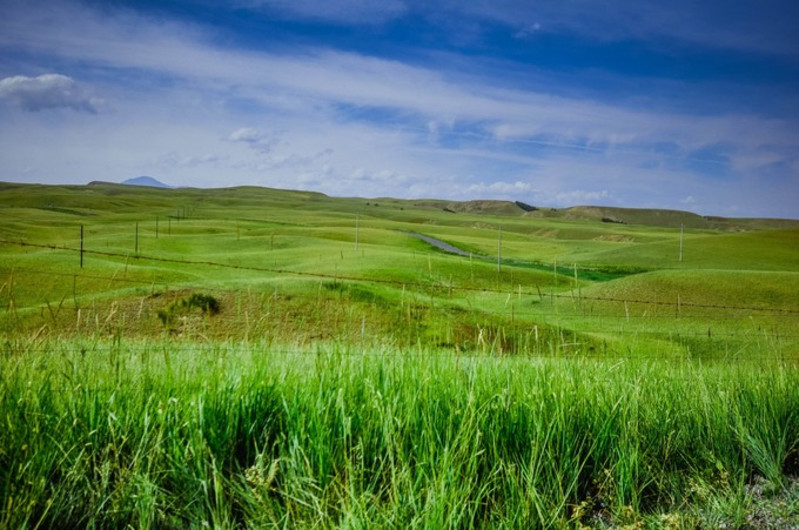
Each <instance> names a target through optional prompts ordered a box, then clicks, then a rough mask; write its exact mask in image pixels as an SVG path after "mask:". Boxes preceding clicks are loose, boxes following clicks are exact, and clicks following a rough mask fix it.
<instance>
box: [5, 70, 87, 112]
mask: <svg viewBox="0 0 799 530" xmlns="http://www.w3.org/2000/svg"><path fill="white" fill-rule="evenodd" d="M0 99H5V100H8V101H11V102H13V103H14V104H16V105H18V106H20V107H22V108H23V109H25V110H29V111H40V110H46V109H57V108H69V109H73V110H77V111H81V112H89V113H92V114H94V113H96V112H97V111H98V109H99V107H100V106H101V105H102V104H103V102H102V100H100V99H98V98H94V97H91V96H90V95H89V94H88V93H87V92H86V91H85V90H84V89H83V88H81V87H80V86H79V85H78V84H77V83H76V82H75V80H74V79H72V78H71V77H68V76H65V75H61V74H44V75H40V76H38V77H26V76H22V75H17V76H13V77H6V78H5V79H0Z"/></svg>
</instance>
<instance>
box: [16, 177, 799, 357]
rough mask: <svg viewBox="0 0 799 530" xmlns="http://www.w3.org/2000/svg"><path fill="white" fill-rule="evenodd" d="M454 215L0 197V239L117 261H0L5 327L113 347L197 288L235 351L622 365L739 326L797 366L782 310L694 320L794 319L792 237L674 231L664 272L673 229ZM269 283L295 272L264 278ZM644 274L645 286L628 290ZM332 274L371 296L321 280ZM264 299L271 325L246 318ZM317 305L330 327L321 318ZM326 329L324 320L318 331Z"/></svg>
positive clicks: (40, 255)
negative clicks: (285, 344)
mask: <svg viewBox="0 0 799 530" xmlns="http://www.w3.org/2000/svg"><path fill="white" fill-rule="evenodd" d="M509 205H510V206H509ZM451 207H454V205H452V204H451V203H444V202H441V201H400V200H395V199H376V200H365V199H336V198H331V197H326V196H324V195H321V194H318V193H310V192H298V191H283V190H270V189H263V188H228V189H222V190H196V189H181V190H162V189H153V188H140V187H126V186H119V185H111V184H97V185H91V186H84V187H80V186H78V187H70V186H28V185H7V184H6V185H3V186H2V189H0V208H2V210H3V212H2V213H3V217H4V223H3V225H2V227H0V237H2V238H4V239H7V240H12V241H27V242H31V243H39V244H46V245H56V246H66V247H69V248H72V249H75V248H77V247H78V246H79V227H80V225H84V226H85V237H86V248H87V249H89V250H91V251H96V252H100V253H112V254H116V255H114V256H108V255H102V254H88V255H87V256H86V267H85V268H84V269H80V268H79V259H78V255H77V253H76V252H74V251H69V250H59V249H52V248H37V247H19V246H14V245H5V246H3V251H2V254H0V267H2V269H0V270H2V271H3V274H4V285H3V286H2V289H0V303H2V305H3V306H4V308H5V309H6V311H5V312H4V314H3V325H4V329H5V330H6V332H12V333H13V332H14V330H19V329H31V330H35V329H40V328H42V327H44V328H43V329H44V331H45V332H55V333H61V332H70V331H74V330H76V329H81V330H83V331H87V330H88V329H89V328H87V326H90V325H91V324H90V323H92V322H93V323H94V327H95V329H98V330H99V329H105V330H108V329H113V328H114V327H115V326H116V327H118V328H119V329H121V330H124V332H125V333H128V334H133V335H142V336H152V335H154V334H155V335H158V334H160V333H161V331H160V330H161V328H160V327H159V326H160V324H159V322H158V320H157V318H156V317H155V315H156V313H157V311H158V310H161V309H163V308H164V307H165V306H167V305H168V304H169V303H171V302H172V301H174V300H175V299H178V298H180V297H181V296H184V295H185V294H186V293H190V292H193V291H198V290H200V291H202V290H205V291H209V292H212V293H214V295H215V296H217V297H219V298H220V299H221V300H222V301H223V304H222V308H223V309H222V311H221V313H220V315H219V316H218V317H217V318H215V319H210V320H209V319H200V320H201V327H202V329H203V330H204V332H205V333H210V334H211V335H212V336H217V337H222V338H223V337H227V336H230V337H234V336H240V335H241V333H242V331H241V330H242V329H244V330H246V333H248V334H253V333H254V334H259V333H260V334H268V335H269V336H271V337H272V338H273V339H275V338H279V337H281V336H284V337H296V336H301V337H307V338H309V340H310V339H312V338H314V337H324V338H327V339H335V338H337V337H338V338H345V337H346V338H352V337H353V336H358V335H359V334H360V335H371V336H373V337H375V338H377V339H380V340H382V338H383V337H385V338H386V339H388V340H394V341H397V342H398V343H399V344H408V343H415V342H418V341H423V342H424V343H426V344H430V345H436V344H440V345H445V346H447V347H456V348H466V349H473V348H476V347H478V345H480V344H482V345H483V346H484V347H489V346H486V345H490V347H489V349H491V348H495V347H501V349H502V350H503V351H505V350H507V349H511V350H519V349H520V348H526V347H529V346H530V345H531V344H532V343H533V342H537V343H538V346H537V348H536V351H539V352H540V351H541V350H542V349H543V350H547V349H548V350H549V351H550V352H551V351H556V350H557V349H558V348H559V346H558V347H556V348H555V349H554V350H553V346H552V345H548V346H547V345H543V344H541V341H542V340H543V339H542V335H545V336H547V337H548V339H549V338H551V337H552V336H554V335H553V334H552V333H554V334H555V335H558V334H561V336H562V340H560V343H561V344H570V343H575V344H578V346H577V351H583V352H586V351H597V348H598V344H597V341H600V342H601V343H602V351H604V352H607V351H608V344H609V343H610V345H611V350H610V351H616V352H617V353H618V352H629V351H630V344H631V341H630V340H629V339H632V344H634V345H635V346H636V347H637V348H639V349H651V348H652V347H653V345H652V344H651V343H648V342H647V341H644V342H642V334H643V335H644V336H645V335H647V334H648V335H650V336H651V337H650V338H651V340H652V341H655V345H654V348H655V350H656V351H658V352H661V351H664V352H666V351H668V352H677V353H679V352H683V353H685V351H686V350H685V347H684V338H679V339H676V338H675V339H673V340H670V339H669V338H668V336H669V335H674V336H676V335H680V336H681V337H682V335H684V334H686V333H687V334H689V335H692V336H695V335H698V334H699V333H700V330H701V333H705V332H706V331H707V330H708V329H711V328H712V329H714V330H717V331H719V332H721V336H723V335H724V334H726V335H732V334H733V333H734V332H735V331H736V329H737V328H738V327H739V326H737V323H736V317H738V316H739V315H743V316H746V317H747V318H748V320H747V322H749V323H750V324H751V326H750V327H749V328H746V329H747V330H750V329H751V330H762V329H767V330H772V331H774V332H775V333H779V334H780V336H782V337H783V338H782V339H780V340H781V341H782V344H783V345H782V346H780V347H779V348H778V350H779V353H781V354H786V353H795V352H796V350H795V347H796V344H797V340H796V337H795V335H796V334H797V333H796V326H795V319H793V318H790V315H791V314H790V313H789V314H788V315H785V314H775V313H773V312H765V311H763V312H754V313H753V312H751V311H750V312H748V313H744V314H742V313H736V312H734V311H733V312H729V311H728V312H722V313H719V311H718V310H715V309H712V308H702V307H692V306H691V304H699V305H702V306H714V305H724V306H742V307H747V308H752V307H754V308H763V309H767V308H771V307H781V308H788V309H796V307H795V304H794V302H793V298H794V296H795V293H796V292H797V275H798V274H799V252H798V251H797V245H796V242H797V241H799V231H798V230H796V229H780V230H774V229H768V230H757V231H750V232H729V231H714V230H709V229H707V228H703V229H701V230H687V231H686V237H685V245H684V259H683V261H682V262H679V261H678V260H677V257H678V251H679V237H680V236H679V231H678V230H675V229H673V228H667V227H666V228H664V227H659V226H645V225H632V224H617V223H603V222H601V221H597V220H596V219H594V220H586V219H574V218H571V219H570V218H563V216H561V217H560V218H559V217H540V218H536V217H534V216H531V215H529V214H526V215H519V214H514V215H510V214H509V213H508V212H509V211H510V210H509V208H511V207H514V208H517V207H515V205H513V204H512V203H497V202H491V201H488V202H473V203H467V204H464V205H463V206H462V207H461V208H457V209H458V210H459V213H452V212H449V211H445V210H444V208H450V209H453V208H451ZM517 209H518V208H517ZM579 211H581V212H583V214H586V212H588V213H592V214H593V215H594V216H598V215H601V214H607V213H608V212H606V211H605V210H601V209H594V210H590V209H588V210H587V209H585V208H582V209H579ZM486 212H487V213H486ZM631 212H633V213H634V214H635V218H636V219H639V220H648V221H650V222H654V221H657V219H659V218H660V217H663V216H665V218H666V219H667V220H668V222H667V223H666V224H673V222H672V221H673V220H674V219H679V218H680V217H679V215H681V214H680V213H679V212H676V213H675V212H650V215H649V216H648V217H647V216H646V215H645V211H631ZM497 213H499V214H501V215H497ZM532 213H536V212H532ZM613 213H615V214H616V215H621V214H625V215H628V216H630V215H632V214H631V213H630V212H628V211H614V212H613ZM678 214H679V215H678ZM570 215H571V216H572V217H574V212H573V211H572V212H571V213H570ZM356 216H357V217H358V226H359V230H358V239H359V240H358V250H357V252H356V250H355V244H354V243H355V242H354V239H355V221H356V219H355V218H356ZM700 219H701V218H700ZM653 220H654V221H653ZM715 222H716V223H720V221H715ZM731 223H732V221H730V222H729V223H728V224H731ZM745 223H752V224H757V223H756V222H755V221H752V220H745ZM137 224H138V232H139V253H140V254H141V255H143V256H155V257H160V258H166V259H168V260H189V261H194V262H203V263H202V264H196V265H191V264H181V263H174V262H164V261H150V260H139V259H136V256H135V234H136V226H137ZM500 225H501V226H502V254H503V258H505V260H506V264H505V266H504V267H503V269H502V272H501V273H500V274H498V273H497V271H496V262H495V261H492V259H493V258H490V256H495V255H496V252H497V236H498V226H500ZM156 230H157V234H156ZM402 231H414V232H420V233H425V234H427V235H431V236H434V237H438V238H440V239H442V240H445V241H447V242H450V243H452V244H455V245H456V246H459V247H461V248H464V249H467V250H470V251H473V252H474V253H475V254H479V255H485V256H488V257H489V258H488V259H479V258H474V259H468V258H463V257H458V256H451V255H446V254H443V253H441V252H437V251H435V250H434V249H432V248H431V247H430V246H429V245H427V244H426V243H424V242H422V241H419V240H416V239H414V238H412V237H410V236H408V235H406V234H404V233H402ZM156 235H157V236H158V237H156ZM206 262H213V263H218V264H221V265H224V266H222V267H219V266H212V265H208V264H207V263H206ZM575 265H576V266H577V267H578V270H577V277H576V279H575V274H574V273H575V271H574V268H573V267H574V266H575ZM240 267H244V269H242V268H240ZM585 267H589V269H590V268H596V267H599V268H600V269H599V270H586V269H585ZM247 268H250V269H254V270H247ZM275 270H280V271H294V272H297V273H307V274H311V276H301V275H295V274H285V273H276V272H270V271H275ZM644 270H648V271H651V272H650V273H648V274H637V275H634V276H630V277H625V275H627V274H629V273H630V272H640V271H644ZM724 271H727V272H724ZM349 278H362V279H365V280H369V281H368V282H366V283H360V284H350V283H348V284H347V286H346V287H345V288H342V287H341V286H338V285H335V284H336V283H337V281H338V280H339V279H349ZM600 280H601V281H600ZM374 282H378V283H374ZM583 297H584V298H583ZM596 298H600V299H601V298H610V299H627V300H636V301H640V300H643V301H650V302H653V304H654V305H649V306H648V305H646V304H635V303H632V302H631V303H629V304H626V305H623V304H622V303H620V302H603V301H601V300H594V299H596ZM267 299H268V300H270V302H269V303H270V304H271V305H270V307H271V308H272V311H271V313H270V316H269V317H268V318H266V317H265V316H264V314H263V311H264V308H265V307H266V306H265V304H266V302H265V300H267ZM678 302H679V303H680V304H681V307H676V304H677V303H678ZM322 306H324V307H327V308H328V310H327V313H325V314H322V313H320V311H319V307H322ZM326 314H332V315H336V317H335V319H334V323H333V324H332V325H330V324H329V323H328V322H326V318H325V315H326ZM277 315H281V316H277ZM622 316H623V317H624V318H623V319H622ZM666 316H669V317H671V316H673V317H675V318H670V319H667V318H665V317H666ZM678 316H679V317H682V318H681V319H677V318H676V317H678ZM689 316H690V320H689V319H688V318H687V317H689ZM720 316H724V317H726V318H723V319H720V318H719V317H720ZM646 317H650V318H646ZM655 317H657V318H655ZM195 320H196V319H195ZM253 322H255V323H253ZM103 324H107V325H103ZM195 328H196V326H189V328H188V330H195ZM549 330H560V331H557V332H555V331H553V332H552V333H550V331H549ZM177 331H181V330H177ZM182 331H187V330H182ZM563 332H566V335H562V333H563ZM567 335H568V336H567ZM578 335H579V337H578ZM792 335H793V336H792ZM486 337H490V340H489V341H487V339H486ZM536 337H537V339H538V340H537V341H535V340H534V339H535V338H536ZM711 338H712V339H713V344H712V345H711V347H710V348H704V349H703V351H708V350H709V349H714V348H715V349H718V350H720V351H722V352H727V351H729V348H727V346H729V345H727V346H725V345H724V344H721V345H719V344H718V343H717V341H718V340H721V338H720V336H718V334H717V336H716V337H715V338H714V337H713V336H712V333H711ZM733 338H734V339H735V340H732V339H733ZM695 339H696V337H694V339H692V340H695ZM739 339H740V337H731V342H734V344H733V345H732V347H733V348H734V349H735V351H746V352H750V350H751V349H752V348H755V349H757V348H761V346H762V344H761V343H759V342H757V343H753V344H752V345H751V347H749V348H745V349H744V350H741V346H740V344H739V342H740V340H739ZM575 340H576V342H575ZM694 350H696V348H694Z"/></svg>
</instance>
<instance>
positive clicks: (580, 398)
mask: <svg viewBox="0 0 799 530" xmlns="http://www.w3.org/2000/svg"><path fill="white" fill-rule="evenodd" d="M0 212H1V213H2V218H3V222H2V224H1V225H0V241H1V243H0V284H1V285H0V332H1V333H2V341H3V344H2V351H0V420H1V421H2V423H3V427H2V428H0V503H1V504H0V506H2V507H3V508H2V509H1V510H0V513H1V514H2V515H0V527H1V528H20V527H30V528H33V527H39V528H48V527H87V526H90V527H98V528H119V527H126V526H132V527H137V528H140V527H141V528H146V527H152V528H163V527H175V528H184V527H203V526H210V527H222V528H228V527H229V528H240V527H241V528H243V527H248V528H249V527H253V528H263V527H319V528H330V527H346V528H374V527H380V528H406V527H420V528H470V527H503V528H572V527H574V528H578V527H589V528H621V527H627V528H645V527H650V528H697V527H700V528H718V527H720V526H722V527H726V528H740V527H747V525H748V527H754V528H760V527H772V528H785V527H790V525H794V526H795V525H799V483H798V482H797V479H796V475H797V473H799V322H797V319H799V304H797V302H796V299H797V293H799V244H798V243H799V222H797V221H786V220H763V219H720V218H704V217H700V216H695V215H693V214H688V213H684V212H662V211H647V210H622V209H600V208H572V209H565V210H552V209H535V208H532V207H529V206H527V205H524V204H519V203H516V204H514V203H502V202H492V201H481V202H477V201H475V202H470V203H448V202H445V201H434V200H429V201H402V200H395V199H340V198H331V197H327V196H324V195H321V194H315V193H310V192H295V191H282V190H268V189H261V188H229V189H220V190H196V189H179V190H160V189H154V188H134V187H126V186H120V185H113V184H104V183H96V184H92V185H89V186H76V187H56V186H32V185H15V184H0ZM681 226H682V227H683V228H684V230H681ZM419 235H423V236H426V237H427V238H434V239H435V240H436V241H441V242H442V243H447V244H449V245H451V246H454V247H456V248H457V249H460V250H461V251H462V252H461V254H453V253H448V252H444V251H442V250H441V249H439V248H437V247H436V246H435V245H433V244H431V243H430V242H428V241H424V240H422V239H420V238H419V237H418V236H419Z"/></svg>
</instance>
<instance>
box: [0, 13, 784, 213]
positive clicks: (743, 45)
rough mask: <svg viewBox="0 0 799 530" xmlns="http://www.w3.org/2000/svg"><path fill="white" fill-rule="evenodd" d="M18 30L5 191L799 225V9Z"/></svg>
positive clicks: (3, 70) (265, 18)
mask: <svg viewBox="0 0 799 530" xmlns="http://www.w3.org/2000/svg"><path fill="white" fill-rule="evenodd" d="M0 12H1V14H2V16H0V180H6V181H17V182H40V183H76V184H80V183H86V182H89V181H91V180H109V181H121V180H124V179H126V178H130V177H134V176H139V175H151V176H154V177H156V178H158V179H160V180H162V181H164V182H167V183H169V184H171V185H176V186H199V187H223V186H234V185H245V184H247V185H251V184H254V185H261V186H271V187H280V188H292V189H312V190H318V191H322V192H325V193H329V194H332V195H337V196H363V197H380V196H392V197H407V198H418V197H435V198H442V199H454V200H467V199H510V200H520V201H524V202H527V203H530V204H534V205H539V206H572V205H578V204H604V205H613V206H627V207H641V208H650V207H657V208H674V209H687V210H691V211H695V212H697V213H701V214H706V215H727V216H768V217H791V218H799V121H798V118H799V37H797V34H799V32H797V31H796V24H797V21H799V3H796V2H793V1H792V0H791V1H785V0H758V1H748V0H739V1H735V2H730V1H729V0H725V1H718V0H703V1H702V2H696V1H694V0H674V1H672V2H661V1H659V0H639V1H636V2H608V1H606V0H604V1H603V0H564V1H559V2H556V1H550V0H538V1H533V0H527V1H524V0H492V1H482V0H475V1H470V2H466V1H454V0H440V1H438V2H425V1H421V0H383V1H380V2H373V1H366V0H329V1H326V2H320V1H311V0H231V1H227V2H224V1H221V2H214V1H211V0H175V1H171V2H170V1H139V2H134V1H126V0H112V1H100V0H94V1H78V0H63V1H62V0H50V1H40V0H0Z"/></svg>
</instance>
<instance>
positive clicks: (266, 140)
mask: <svg viewBox="0 0 799 530" xmlns="http://www.w3.org/2000/svg"><path fill="white" fill-rule="evenodd" d="M226 140H227V141H229V142H238V143H243V144H245V145H247V147H249V148H251V149H254V150H255V151H257V152H259V153H261V154H268V153H271V152H272V151H273V150H274V148H275V146H277V145H278V144H279V143H280V138H279V137H278V135H277V134H275V133H271V134H270V133H263V132H261V131H259V130H258V129H253V128H252V127H242V128H240V129H236V130H235V131H233V132H231V133H230V134H229V135H228V136H227V138H226Z"/></svg>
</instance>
